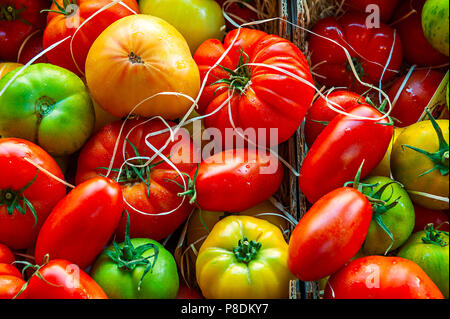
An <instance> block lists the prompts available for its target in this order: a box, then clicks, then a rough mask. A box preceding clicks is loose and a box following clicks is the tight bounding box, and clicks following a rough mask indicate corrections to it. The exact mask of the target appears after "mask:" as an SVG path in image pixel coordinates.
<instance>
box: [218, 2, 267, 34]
mask: <svg viewBox="0 0 450 319" xmlns="http://www.w3.org/2000/svg"><path fill="white" fill-rule="evenodd" d="M216 2H217V3H218V4H219V5H220V7H221V8H222V9H225V8H224V6H223V5H224V3H225V2H226V0H216ZM241 2H246V3H248V4H249V5H251V6H252V7H254V8H256V6H257V5H256V3H255V2H256V1H255V0H242V1H240V2H235V3H230V4H229V5H228V6H227V8H226V10H225V12H226V13H227V14H228V15H229V16H230V15H233V16H230V18H231V19H233V21H234V22H236V23H237V24H239V25H242V24H243V23H247V22H252V21H256V20H258V14H257V13H256V12H255V11H253V10H251V9H249V8H247V7H246V6H245V5H243V4H241ZM225 23H226V27H227V31H230V30H233V29H235V28H236V26H235V25H233V24H231V22H229V21H228V20H227V19H225Z"/></svg>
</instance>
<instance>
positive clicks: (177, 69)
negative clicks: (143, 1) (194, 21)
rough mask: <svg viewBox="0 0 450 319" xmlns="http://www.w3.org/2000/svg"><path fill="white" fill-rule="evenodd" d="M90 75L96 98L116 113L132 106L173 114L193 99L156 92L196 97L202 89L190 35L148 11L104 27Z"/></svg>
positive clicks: (178, 113)
mask: <svg viewBox="0 0 450 319" xmlns="http://www.w3.org/2000/svg"><path fill="white" fill-rule="evenodd" d="M136 30H139V32H137V31H136ZM111 39H114V40H111ZM105 79H107V81H105ZM86 80H87V83H88V86H89V89H90V91H91V94H92V97H93V98H94V100H95V101H97V102H98V104H99V105H100V106H101V107H102V108H104V109H105V110H106V111H108V112H109V113H111V114H112V115H114V116H117V117H124V116H126V115H128V114H129V113H130V112H132V113H133V114H137V115H141V116H144V117H152V116H158V115H159V116H162V117H163V118H164V119H169V120H174V119H176V118H179V117H180V116H182V115H184V114H185V113H186V112H187V110H188V109H189V107H191V105H192V101H191V100H189V99H188V98H186V97H185V96H176V95H167V94H166V95H158V96H155V94H159V93H162V92H174V93H180V94H184V95H187V96H190V97H192V98H195V97H196V96H197V94H198V91H199V90H200V76H199V71H198V68H197V65H196V64H195V62H194V60H193V59H192V56H191V52H190V50H189V46H188V44H187V43H186V40H185V39H184V38H183V36H182V35H181V34H180V33H179V32H178V31H177V30H176V29H175V27H173V26H172V25H170V24H169V23H168V22H166V21H164V20H162V19H160V18H157V17H153V16H149V15H145V14H139V15H134V16H129V17H125V18H122V19H120V20H118V21H116V22H114V23H113V24H112V25H110V26H109V27H108V28H106V30H105V31H104V32H102V34H101V35H100V36H99V37H98V38H97V39H96V40H95V42H94V44H93V45H92V47H91V49H90V50H89V54H88V57H87V59H86ZM151 97H152V98H151ZM150 98H151V99H150ZM138 105H139V107H137V106H138ZM136 107H137V108H136Z"/></svg>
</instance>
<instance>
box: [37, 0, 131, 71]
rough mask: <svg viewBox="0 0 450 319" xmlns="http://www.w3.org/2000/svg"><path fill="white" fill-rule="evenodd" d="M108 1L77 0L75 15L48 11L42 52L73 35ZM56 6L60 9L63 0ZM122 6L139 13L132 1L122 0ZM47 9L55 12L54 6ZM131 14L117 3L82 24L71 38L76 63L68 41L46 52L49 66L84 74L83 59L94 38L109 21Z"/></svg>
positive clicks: (58, 0)
mask: <svg viewBox="0 0 450 319" xmlns="http://www.w3.org/2000/svg"><path fill="white" fill-rule="evenodd" d="M110 2H111V1H109V0H78V1H77V5H78V8H77V12H76V13H75V14H72V15H69V16H65V15H64V14H58V13H53V12H50V13H49V15H48V17H47V27H46V28H45V30H44V38H43V46H44V49H47V48H48V47H49V46H51V45H52V44H54V43H56V42H58V41H60V40H62V39H64V38H66V37H67V36H73V35H74V34H75V31H76V30H77V28H78V27H79V26H80V25H81V24H82V23H83V22H84V21H85V20H87V19H88V18H89V17H90V16H92V15H93V14H94V13H95V12H96V11H98V10H99V9H101V8H103V7H104V6H106V5H108V4H109V3H110ZM57 3H58V4H59V5H61V6H62V7H64V5H63V0H57ZM123 3H124V4H125V5H126V6H128V7H129V8H130V9H131V10H133V11H135V12H136V13H139V6H138V4H137V3H136V1H135V0H123ZM51 10H56V11H59V10H58V8H57V6H56V4H55V3H53V4H52V6H51ZM132 14H133V13H132V12H131V11H130V10H129V9H127V8H125V7H124V6H122V5H120V4H115V5H113V6H111V7H109V8H108V9H106V10H104V11H102V12H100V13H98V14H97V15H95V17H93V18H92V19H91V20H89V22H87V23H86V24H85V25H83V27H82V28H80V29H79V31H78V32H77V34H76V35H75V37H74V38H73V45H72V49H73V56H74V59H75V61H76V64H75V63H74V61H73V59H72V55H71V52H70V41H71V39H68V40H66V41H64V42H63V43H62V44H60V45H59V46H58V47H56V48H54V49H53V50H51V51H49V52H47V53H46V56H47V58H48V60H49V61H50V63H52V64H55V65H58V66H60V67H63V68H65V69H68V70H70V71H72V72H74V73H75V74H78V75H79V74H81V72H80V70H81V71H82V72H84V68H85V63H86V57H87V55H88V52H89V49H90V47H91V46H92V44H93V43H94V41H95V39H97V37H98V36H99V35H100V34H101V33H102V32H103V31H104V30H105V29H106V28H107V27H108V26H109V25H111V24H112V23H113V22H115V21H117V20H119V19H121V18H123V17H126V16H130V15H132ZM77 66H78V67H77Z"/></svg>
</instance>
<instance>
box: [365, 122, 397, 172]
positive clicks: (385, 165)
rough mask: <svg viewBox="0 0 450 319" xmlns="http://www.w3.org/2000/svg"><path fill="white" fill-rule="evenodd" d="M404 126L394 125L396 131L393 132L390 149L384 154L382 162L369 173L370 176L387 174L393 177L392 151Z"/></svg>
mask: <svg viewBox="0 0 450 319" xmlns="http://www.w3.org/2000/svg"><path fill="white" fill-rule="evenodd" d="M404 129H405V128H404V127H394V132H393V133H392V138H391V142H390V143H389V146H388V149H387V151H386V153H385V154H384V157H383V159H382V160H381V162H379V163H378V165H377V167H375V168H374V169H373V170H372V171H371V172H370V174H369V176H386V177H391V152H392V146H393V145H394V143H395V141H396V140H397V137H399V135H400V134H401V133H402V132H403V130H404Z"/></svg>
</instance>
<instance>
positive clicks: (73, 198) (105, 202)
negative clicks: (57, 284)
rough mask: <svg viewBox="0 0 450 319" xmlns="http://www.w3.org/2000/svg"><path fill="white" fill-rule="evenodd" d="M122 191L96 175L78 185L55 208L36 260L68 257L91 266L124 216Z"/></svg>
mask: <svg viewBox="0 0 450 319" xmlns="http://www.w3.org/2000/svg"><path fill="white" fill-rule="evenodd" d="M123 207H124V205H123V199H122V190H121V188H120V185H119V184H117V183H116V182H115V181H113V180H111V179H109V178H105V177H101V176H98V177H95V178H91V179H90V180H88V181H86V182H84V183H81V184H80V185H78V186H77V187H75V188H74V189H73V190H72V191H71V192H70V193H69V194H67V196H66V197H64V198H63V199H62V200H61V201H60V202H59V203H58V204H57V205H56V206H55V208H54V209H53V210H52V212H51V214H50V215H49V216H48V218H47V220H46V221H45V223H44V225H43V226H42V228H41V231H40V232H39V235H38V238H37V240H36V248H35V260H36V262H38V263H42V262H43V261H44V256H45V255H47V254H48V256H49V258H50V259H65V260H69V261H71V262H73V263H75V264H77V265H79V266H80V267H81V268H86V267H87V266H89V265H90V264H91V263H92V262H93V261H94V260H95V258H96V257H97V255H99V254H100V253H101V251H102V250H103V248H104V247H105V245H107V244H108V242H109V239H110V238H111V236H112V235H113V234H114V231H115V230H116V228H117V226H118V225H119V221H120V218H121V217H122V210H123Z"/></svg>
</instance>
